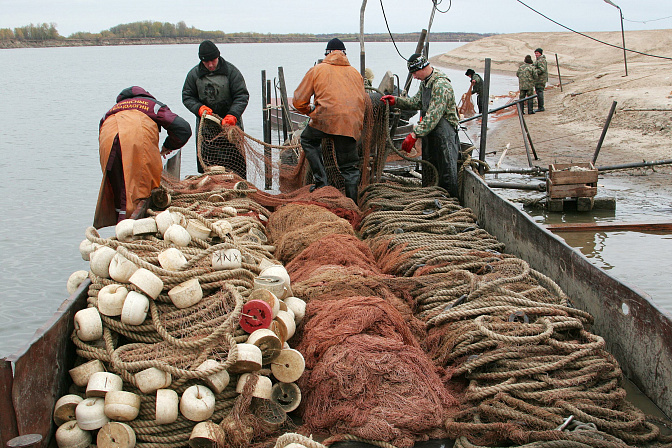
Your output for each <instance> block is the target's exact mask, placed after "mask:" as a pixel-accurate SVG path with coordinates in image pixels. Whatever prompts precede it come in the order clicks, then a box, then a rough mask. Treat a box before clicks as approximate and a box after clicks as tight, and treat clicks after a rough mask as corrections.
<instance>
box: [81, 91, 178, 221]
mask: <svg viewBox="0 0 672 448" xmlns="http://www.w3.org/2000/svg"><path fill="white" fill-rule="evenodd" d="M161 127H163V128H164V129H166V131H167V132H168V136H167V137H166V140H165V141H164V142H163V147H162V148H161V150H160V151H159V131H160V130H161ZM190 137H191V126H189V123H187V121H186V120H184V119H183V118H181V117H179V116H178V115H176V114H175V113H173V112H171V110H170V109H169V108H168V106H166V105H165V104H163V103H162V102H160V101H157V100H156V98H154V97H153V96H152V95H150V94H149V93H148V92H147V91H146V90H145V89H143V88H142V87H138V86H133V87H128V88H126V89H124V90H122V91H121V93H120V94H119V95H118V96H117V104H115V105H114V106H113V107H112V108H111V109H110V110H109V111H107V113H106V114H105V116H104V117H103V118H102V119H101V120H100V129H99V137H98V141H99V151H100V166H101V168H102V170H103V180H102V182H101V184H100V192H99V193H98V203H97V204H96V214H95V216H94V218H93V226H94V227H95V228H96V229H99V228H101V227H105V226H113V225H116V224H117V222H119V221H121V220H123V219H126V218H130V217H131V214H133V211H134V210H135V209H136V207H137V206H138V204H139V203H140V201H141V200H142V199H144V198H148V197H149V195H150V193H151V192H152V190H153V189H154V188H157V187H158V186H159V185H160V184H161V172H162V171H163V163H162V161H161V156H164V157H165V156H167V155H168V154H169V153H171V152H172V151H175V150H177V149H180V148H181V147H182V146H184V144H185V143H187V141H188V140H189V138H190Z"/></svg>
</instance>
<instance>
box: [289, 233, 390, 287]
mask: <svg viewBox="0 0 672 448" xmlns="http://www.w3.org/2000/svg"><path fill="white" fill-rule="evenodd" d="M327 265H337V266H346V267H350V266H356V267H359V268H361V269H362V271H363V272H368V273H371V274H380V273H381V272H380V269H378V268H377V267H376V260H375V259H374V258H373V254H372V253H371V249H369V246H367V245H366V243H364V242H362V241H361V240H359V239H358V238H357V237H354V236H352V235H339V234H331V235H327V236H324V237H322V238H320V239H319V240H317V241H315V242H314V243H313V244H311V245H310V246H308V247H307V248H306V249H304V250H303V252H301V254H300V255H299V256H298V257H296V258H294V260H292V261H291V262H290V263H288V264H287V266H286V267H285V268H286V269H287V272H288V273H289V276H290V278H291V279H292V282H300V281H302V280H306V279H308V278H309V277H310V276H311V275H312V273H313V272H314V271H316V270H317V269H318V268H324V267H325V266H327Z"/></svg>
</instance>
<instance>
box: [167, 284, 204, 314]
mask: <svg viewBox="0 0 672 448" xmlns="http://www.w3.org/2000/svg"><path fill="white" fill-rule="evenodd" d="M168 297H170V300H171V301H172V302H173V305H175V306H176V307H178V308H188V307H190V306H192V305H195V304H197V303H198V302H200V301H201V299H202V298H203V289H202V288H201V284H200V283H199V281H198V279H197V278H192V279H190V280H187V281H186V282H182V283H180V284H179V285H177V286H174V287H173V288H172V289H171V290H170V291H168Z"/></svg>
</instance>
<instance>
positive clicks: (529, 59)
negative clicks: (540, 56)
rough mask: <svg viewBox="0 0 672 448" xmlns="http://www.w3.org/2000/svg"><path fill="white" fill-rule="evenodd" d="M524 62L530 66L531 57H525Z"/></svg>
mask: <svg viewBox="0 0 672 448" xmlns="http://www.w3.org/2000/svg"><path fill="white" fill-rule="evenodd" d="M525 62H526V63H528V64H531V63H532V56H530V55H529V54H528V55H527V56H525Z"/></svg>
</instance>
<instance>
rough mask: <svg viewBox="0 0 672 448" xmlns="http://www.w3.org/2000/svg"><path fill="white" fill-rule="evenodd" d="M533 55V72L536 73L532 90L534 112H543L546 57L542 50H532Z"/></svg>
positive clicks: (546, 71)
mask: <svg viewBox="0 0 672 448" xmlns="http://www.w3.org/2000/svg"><path fill="white" fill-rule="evenodd" d="M534 55H535V56H536V58H537V59H536V61H534V70H535V71H536V74H537V76H536V78H535V81H534V90H535V92H536V94H537V105H538V106H539V107H537V109H536V112H543V111H545V110H546V109H544V89H546V83H547V82H548V63H547V62H546V56H544V50H542V49H541V48H537V49H536V50H534Z"/></svg>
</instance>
